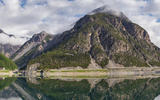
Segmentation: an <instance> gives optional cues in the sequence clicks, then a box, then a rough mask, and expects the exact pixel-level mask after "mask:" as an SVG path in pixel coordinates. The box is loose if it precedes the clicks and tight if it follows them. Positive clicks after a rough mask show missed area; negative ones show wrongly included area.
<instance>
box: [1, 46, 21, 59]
mask: <svg viewBox="0 0 160 100" xmlns="http://www.w3.org/2000/svg"><path fill="white" fill-rule="evenodd" d="M19 48H20V45H11V44H0V52H1V53H2V54H4V55H5V56H6V57H10V56H11V55H13V54H14V53H15V52H16V51H17V50H18V49H19Z"/></svg>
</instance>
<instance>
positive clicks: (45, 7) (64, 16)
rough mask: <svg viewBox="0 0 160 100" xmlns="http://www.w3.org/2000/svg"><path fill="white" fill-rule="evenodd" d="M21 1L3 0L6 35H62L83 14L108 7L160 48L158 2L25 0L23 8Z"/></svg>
mask: <svg viewBox="0 0 160 100" xmlns="http://www.w3.org/2000/svg"><path fill="white" fill-rule="evenodd" d="M21 1H22V0H3V2H4V4H2V3H1V4H0V28H1V29H3V30H4V31H5V32H6V33H10V34H14V35H18V36H26V35H27V36H28V35H31V34H30V33H37V32H40V31H42V30H45V31H47V32H49V33H52V34H55V33H61V32H63V31H64V30H66V29H69V28H71V26H72V25H73V23H75V22H76V21H77V20H78V19H79V18H80V17H82V16H83V15H85V14H87V13H89V12H91V11H92V10H94V9H95V8H98V7H101V6H103V5H109V6H110V7H111V8H113V9H117V10H120V11H122V12H124V14H126V15H127V16H128V17H129V19H131V20H132V21H133V22H135V23H138V24H139V25H141V26H142V27H144V28H145V29H146V30H147V31H148V33H149V35H150V37H151V40H152V41H153V42H154V43H155V44H156V45H158V46H159V47H160V43H159V41H160V33H159V27H160V23H159V22H157V19H158V18H159V17H160V12H159V11H160V6H159V5H160V1H159V0H72V1H69V0H26V1H27V2H26V3H25V4H24V5H23V7H22V6H21V5H20V4H21ZM0 38H2V37H0ZM3 38H4V37H3ZM14 41H15V42H16V40H14ZM14 41H13V43H14ZM18 41H19V40H18ZM20 41H21V40H20ZM22 41H23V40H22ZM23 42H25V41H23ZM23 42H19V43H23Z"/></svg>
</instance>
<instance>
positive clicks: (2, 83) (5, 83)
mask: <svg viewBox="0 0 160 100" xmlns="http://www.w3.org/2000/svg"><path fill="white" fill-rule="evenodd" d="M15 80H16V78H14V77H11V78H5V79H0V90H2V89H4V88H5V87H7V86H9V85H11V83H12V82H14V81H15Z"/></svg>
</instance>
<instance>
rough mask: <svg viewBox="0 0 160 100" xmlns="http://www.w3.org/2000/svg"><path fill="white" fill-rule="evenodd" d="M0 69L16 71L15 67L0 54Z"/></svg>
mask: <svg viewBox="0 0 160 100" xmlns="http://www.w3.org/2000/svg"><path fill="white" fill-rule="evenodd" d="M0 68H5V69H7V70H14V69H17V66H16V64H15V63H14V62H12V61H11V60H10V59H8V58H7V57H5V56H4V55H3V54H0Z"/></svg>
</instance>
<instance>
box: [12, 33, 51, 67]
mask: <svg viewBox="0 0 160 100" xmlns="http://www.w3.org/2000/svg"><path fill="white" fill-rule="evenodd" d="M51 40H52V35H51V34H48V33H46V32H45V31H42V32H40V33H39V34H35V35H33V37H32V38H31V39H29V40H28V41H27V42H26V43H24V45H22V46H21V47H20V49H19V50H18V51H17V52H16V53H15V54H14V55H12V56H11V59H12V60H13V61H15V62H16V64H17V65H18V66H19V68H22V67H24V66H26V64H27V63H28V61H29V60H30V59H32V58H34V57H35V56H37V55H39V54H40V53H41V52H43V51H44V49H45V47H46V45H47V43H48V42H49V41H51Z"/></svg>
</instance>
